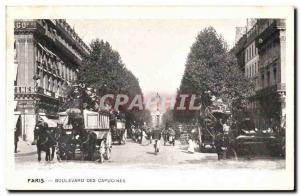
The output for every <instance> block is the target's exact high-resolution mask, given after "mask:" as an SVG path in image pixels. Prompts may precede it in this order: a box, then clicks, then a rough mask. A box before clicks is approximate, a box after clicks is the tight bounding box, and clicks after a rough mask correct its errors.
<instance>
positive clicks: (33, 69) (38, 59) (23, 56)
mask: <svg viewBox="0 0 300 196" xmlns="http://www.w3.org/2000/svg"><path fill="white" fill-rule="evenodd" d="M14 36H15V43H14V50H15V68H16V76H15V94H14V99H15V103H16V105H15V117H16V124H17V125H16V126H17V129H16V130H18V131H19V132H20V133H19V135H21V136H22V137H23V139H24V140H28V141H32V140H33V129H34V125H35V123H36V121H37V120H38V118H39V117H41V118H43V119H45V120H47V121H48V124H49V126H51V125H53V126H54V125H55V121H54V120H51V116H52V117H54V114H55V113H56V112H57V110H58V107H59V102H60V101H63V97H64V96H65V88H66V86H67V85H68V84H69V83H70V82H71V81H73V80H76V79H77V76H78V70H79V67H80V66H81V63H82V59H83V57H84V56H86V55H88V54H89V51H90V50H89V48H88V46H87V45H86V44H85V43H84V42H83V41H82V40H81V39H80V38H79V36H78V35H77V34H76V32H75V31H74V30H73V29H72V28H71V27H70V26H69V24H68V23H67V22H66V20H15V25H14Z"/></svg>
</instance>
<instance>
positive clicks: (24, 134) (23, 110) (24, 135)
mask: <svg viewBox="0 0 300 196" xmlns="http://www.w3.org/2000/svg"><path fill="white" fill-rule="evenodd" d="M20 105H21V106H22V114H23V130H22V138H23V140H24V141H26V130H25V122H26V121H25V105H26V102H21V103H20Z"/></svg>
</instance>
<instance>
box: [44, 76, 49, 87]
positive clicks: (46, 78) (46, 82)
mask: <svg viewBox="0 0 300 196" xmlns="http://www.w3.org/2000/svg"><path fill="white" fill-rule="evenodd" d="M48 83H49V81H48V76H47V74H45V75H44V89H45V90H47V89H48Z"/></svg>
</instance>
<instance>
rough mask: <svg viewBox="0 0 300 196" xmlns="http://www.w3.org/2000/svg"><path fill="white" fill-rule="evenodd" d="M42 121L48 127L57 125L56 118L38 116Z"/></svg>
mask: <svg viewBox="0 0 300 196" xmlns="http://www.w3.org/2000/svg"><path fill="white" fill-rule="evenodd" d="M40 117H41V119H43V121H44V122H46V123H47V124H48V127H57V123H58V120H56V119H49V118H47V117H46V116H40Z"/></svg>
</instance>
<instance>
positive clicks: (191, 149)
mask: <svg viewBox="0 0 300 196" xmlns="http://www.w3.org/2000/svg"><path fill="white" fill-rule="evenodd" d="M188 152H189V153H191V154H193V153H194V152H195V143H194V141H193V140H192V137H191V136H189V140H188Z"/></svg>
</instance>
